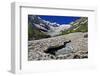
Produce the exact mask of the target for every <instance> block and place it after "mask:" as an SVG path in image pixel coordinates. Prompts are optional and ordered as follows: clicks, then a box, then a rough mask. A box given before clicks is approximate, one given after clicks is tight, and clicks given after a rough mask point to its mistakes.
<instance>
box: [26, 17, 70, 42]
mask: <svg viewBox="0 0 100 76" xmlns="http://www.w3.org/2000/svg"><path fill="white" fill-rule="evenodd" d="M28 27H29V32H28V33H29V40H30V39H38V38H37V37H35V36H34V35H36V36H38V37H39V39H41V38H42V37H40V34H41V36H42V34H43V35H45V36H43V37H46V38H48V37H50V36H56V35H59V34H60V33H61V31H63V30H67V29H69V28H70V25H66V24H63V25H60V24H58V23H56V22H54V23H51V22H49V21H46V20H43V19H41V18H40V17H39V16H37V15H29V16H28ZM33 30H34V31H33ZM33 33H34V34H33ZM33 37H35V38H33Z"/></svg>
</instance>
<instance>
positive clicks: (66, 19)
mask: <svg viewBox="0 0 100 76" xmlns="http://www.w3.org/2000/svg"><path fill="white" fill-rule="evenodd" d="M39 17H40V18H42V19H44V20H46V21H50V22H56V23H58V24H69V23H70V22H72V21H76V20H77V19H79V18H80V17H73V16H44V15H39Z"/></svg>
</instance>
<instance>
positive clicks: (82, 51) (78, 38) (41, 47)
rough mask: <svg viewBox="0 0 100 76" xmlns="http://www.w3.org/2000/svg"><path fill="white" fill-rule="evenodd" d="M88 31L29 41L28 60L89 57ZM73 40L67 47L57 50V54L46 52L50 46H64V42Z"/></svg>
mask: <svg viewBox="0 0 100 76" xmlns="http://www.w3.org/2000/svg"><path fill="white" fill-rule="evenodd" d="M86 34H87V33H81V32H76V33H70V34H66V35H61V36H57V37H51V38H46V39H40V40H32V41H28V60H29V61H31V60H51V59H55V60H57V59H77V58H78V59H79V58H88V38H87V37H84V36H85V35H86ZM69 40H71V42H69V43H67V44H66V47H64V48H61V49H59V50H57V51H56V52H55V55H52V54H50V53H46V52H45V51H46V50H47V49H48V48H49V47H50V46H53V47H56V46H62V45H64V42H66V41H69Z"/></svg>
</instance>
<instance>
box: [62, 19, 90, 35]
mask: <svg viewBox="0 0 100 76" xmlns="http://www.w3.org/2000/svg"><path fill="white" fill-rule="evenodd" d="M70 25H71V27H70V28H69V29H68V30H64V31H62V34H68V33H74V32H88V17H81V18H80V19H78V20H76V21H75V22H71V23H70Z"/></svg>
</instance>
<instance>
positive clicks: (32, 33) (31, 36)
mask: <svg viewBox="0 0 100 76" xmlns="http://www.w3.org/2000/svg"><path fill="white" fill-rule="evenodd" d="M49 37H50V36H49V35H47V34H45V33H44V32H42V31H41V30H39V29H36V28H33V27H32V24H31V23H29V25H28V40H38V39H42V38H49Z"/></svg>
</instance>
